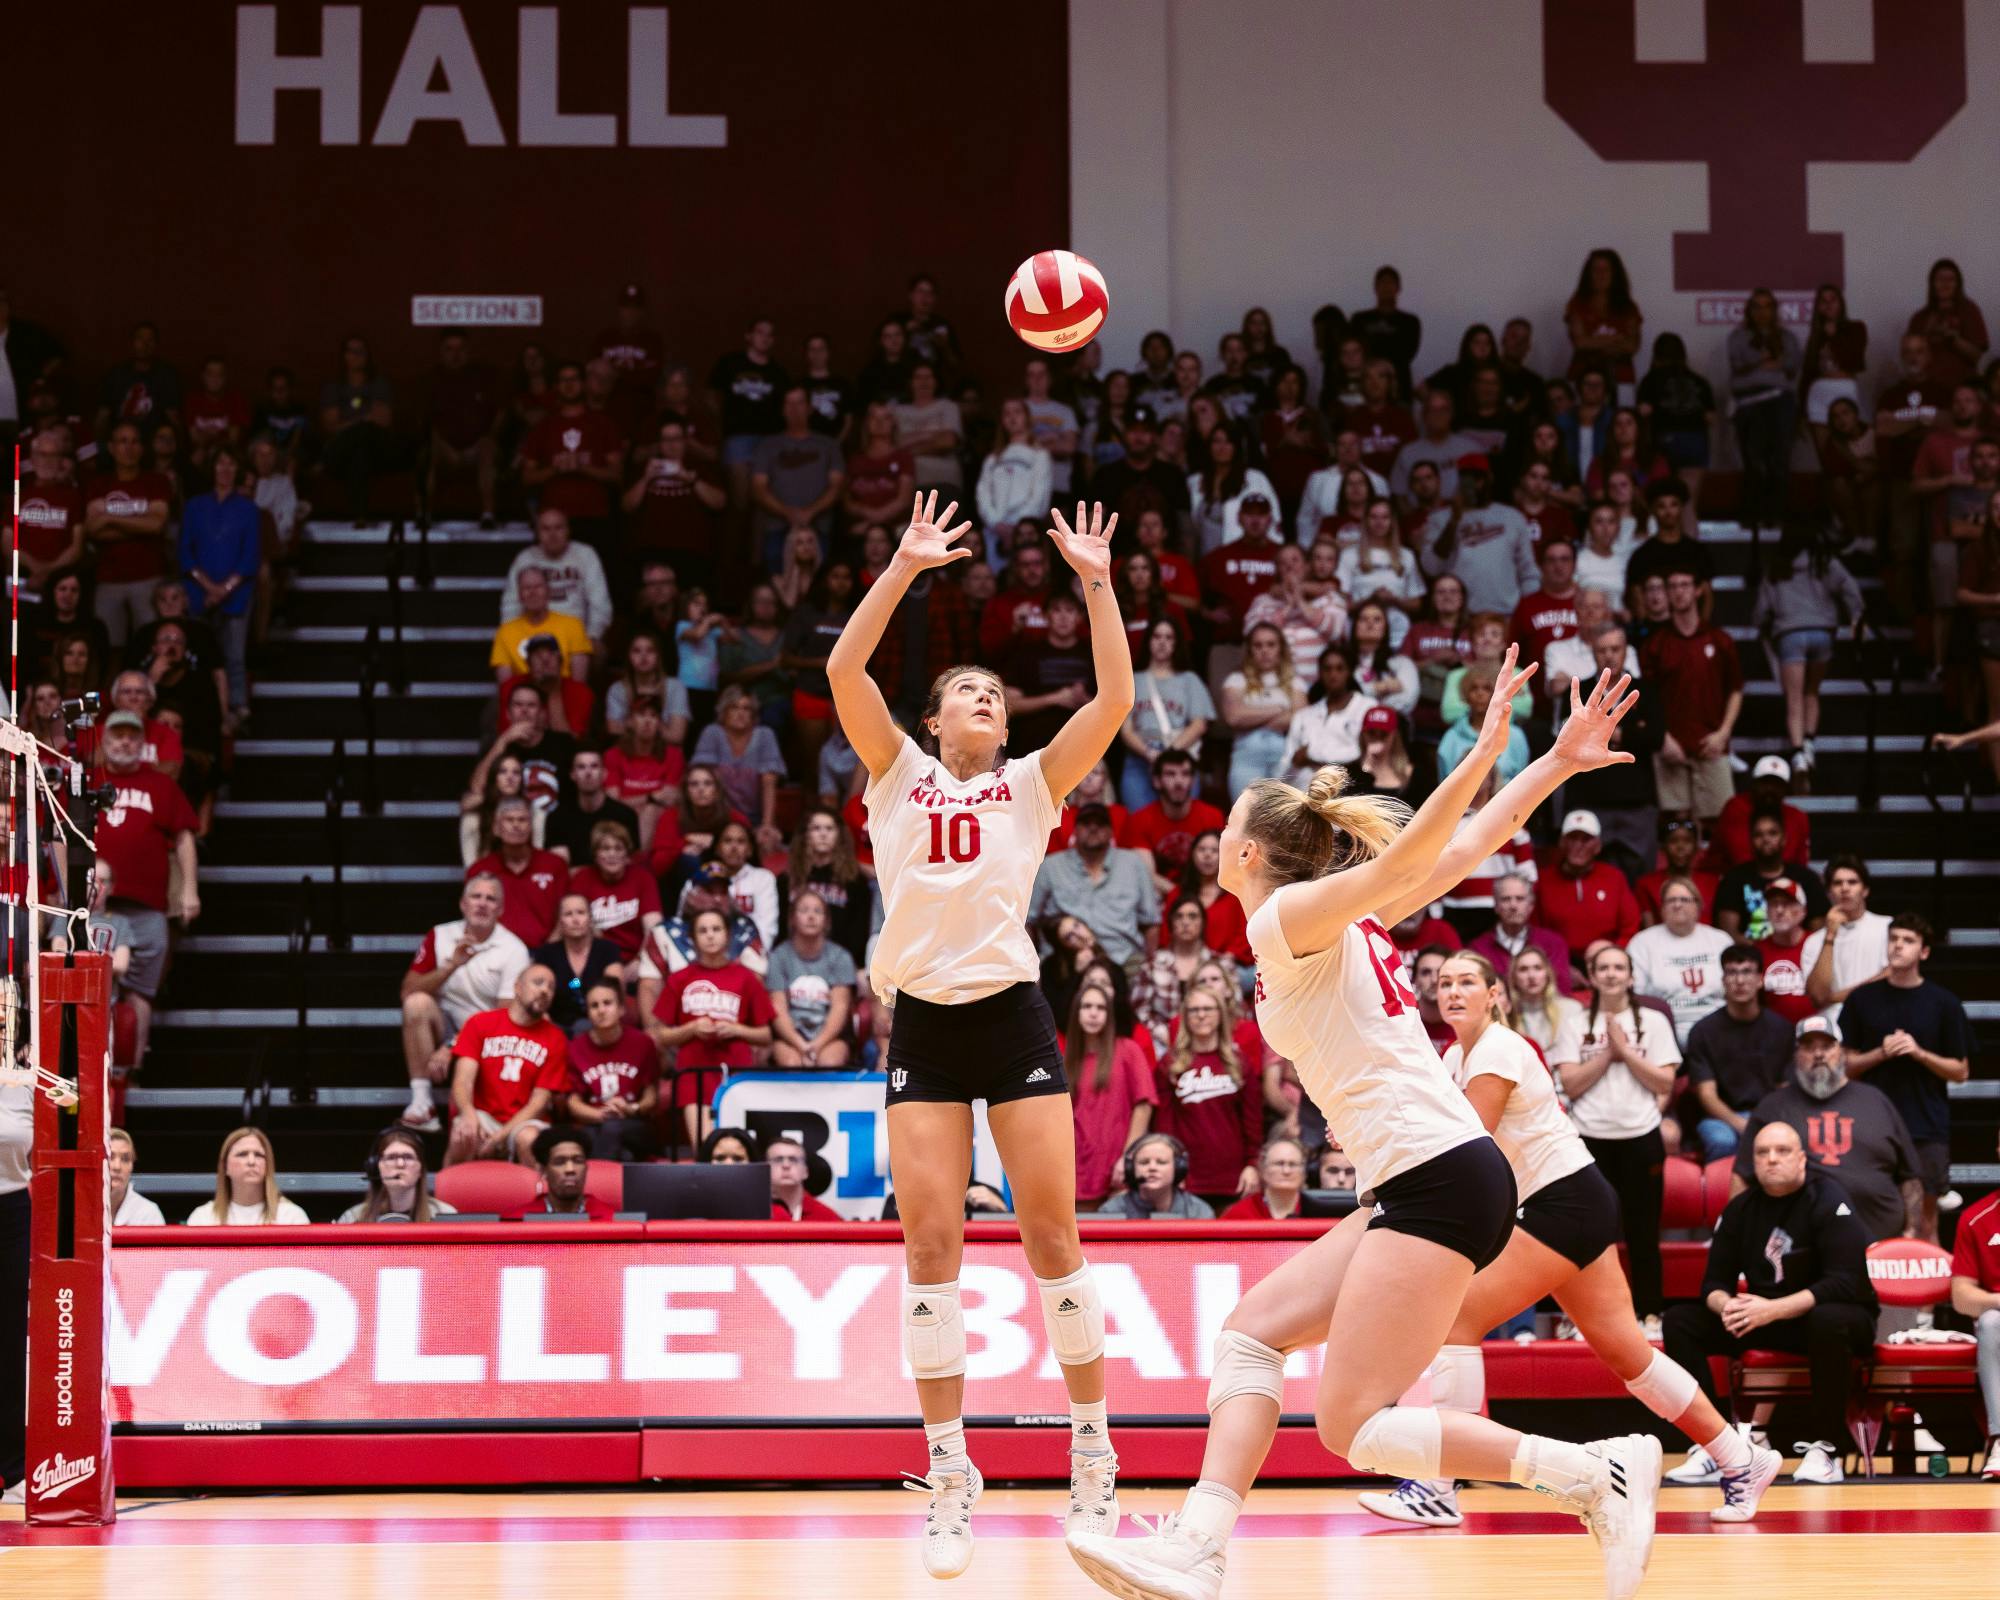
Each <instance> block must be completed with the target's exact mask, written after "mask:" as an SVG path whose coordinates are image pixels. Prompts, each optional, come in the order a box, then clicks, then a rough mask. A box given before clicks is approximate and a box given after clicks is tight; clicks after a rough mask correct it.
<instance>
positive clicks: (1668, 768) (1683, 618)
mask: <svg viewBox="0 0 2000 1600" xmlns="http://www.w3.org/2000/svg"><path fill="white" fill-rule="evenodd" d="M1703 587H1704V585H1703V583H1702V581H1701V579H1700V577H1699V576H1698V575H1697V574H1696V573H1695V572H1694V571H1693V570H1691V569H1690V568H1688V567H1685V566H1676V567H1670V568H1669V569H1668V571H1667V611H1668V616H1667V625H1666V626H1665V627H1664V628H1656V629H1654V630H1653V632H1651V633H1650V634H1648V635H1647V636H1646V642H1645V644H1644V645H1642V646H1641V647H1640V650H1639V675H1640V676H1641V677H1642V678H1644V679H1645V680H1646V681H1647V682H1648V683H1650V684H1652V685H1653V687H1654V689H1655V690H1657V691H1658V693H1659V696H1660V704H1661V705H1662V707H1664V708H1665V710H1666V722H1667V731H1666V735H1665V737H1664V739H1663V740H1662V741H1661V744H1660V748H1659V749H1658V750H1657V751H1656V752H1655V753H1654V755H1653V782H1654V784H1655V786H1656V787H1657V788H1658V790H1659V796H1660V809H1661V811H1663V812H1667V813H1671V814H1674V815H1679V816H1693V817H1699V818H1701V819H1702V820H1703V821H1704V822H1706V821H1709V820H1711V819H1713V818H1714V817H1716V816H1718V815H1719V814H1720V813H1721V811H1722V808H1723V806H1725V805H1726V804H1728V802H1729V797H1730V795H1731V794H1732V793H1733V792H1734V791H1735V787H1736V785H1735V779H1734V777H1733V775H1732V773H1731V772H1730V767H1729V741H1730V739H1731V737H1732V736H1733V734H1734V732H1735V728H1736V719H1737V717H1738V716H1740V715H1741V714H1742V711H1743V668H1742V665H1741V664H1740V663H1739V662H1738V660H1737V657H1736V646H1735V644H1734V643H1733V642H1732V641H1731V639H1730V637H1729V635H1728V634H1727V633H1725V632H1724V631H1723V630H1722V629H1720V628H1717V627H1714V626H1712V625H1710V624H1708V623H1704V622H1703V621H1702V620H1701V595H1702V589H1703Z"/></svg>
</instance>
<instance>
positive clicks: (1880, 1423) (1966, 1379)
mask: <svg viewBox="0 0 2000 1600" xmlns="http://www.w3.org/2000/svg"><path fill="white" fill-rule="evenodd" d="M1910 1407H1915V1408H1916V1409H1917V1410H1919V1411H1922V1412H1923V1413H1924V1414H1925V1415H1926V1416H1928V1417H1930V1418H1931V1419H1932V1420H1933V1421H1935V1420H1936V1419H1937V1418H1939V1417H1941V1416H1943V1415H1944V1414H1945V1413H1946V1412H1948V1411H1950V1410H1953V1409H1956V1408H1964V1409H1965V1410H1967V1411H1969V1412H1970V1413H1971V1414H1972V1417H1973V1419H1974V1420H1975V1421H1976V1420H1978V1418H1979V1414H1980V1412H1981V1411H1982V1410H1983V1409H1984V1405H1983V1402H1982V1399H1981V1396H1980V1393H1979V1369H1978V1365H1977V1352H1976V1351H1975V1349H1974V1347H1973V1346H1971V1345H1969V1344H1878V1345H1876V1346H1875V1367H1874V1371H1873V1373H1872V1374H1871V1375H1870V1378H1869V1383H1868V1416H1869V1420H1870V1422H1871V1423H1872V1425H1873V1426H1874V1428H1875V1430H1876V1431H1877V1433H1878V1434H1880V1435H1881V1436H1883V1437H1884V1438H1886V1439H1887V1441H1888V1450H1889V1470H1890V1471H1892V1472H1897V1473H1911V1472H1915V1471H1916V1470H1917V1462H1916V1442H1915V1439H1914V1437H1913V1434H1912V1431H1911V1430H1912V1427H1913V1422H1912V1419H1911V1417H1910V1414H1909V1410H1908V1408H1910ZM1996 1428H2000V1418H1995V1417H1987V1418H1986V1419H1985V1421H1984V1423H1983V1425H1982V1426H1980V1427H1979V1429H1978V1431H1977V1434H1976V1437H1979V1438H1987V1437H1990V1436H1991V1435H1992V1433H1993V1432H1994V1430H1995V1429H1996ZM1966 1470H1967V1471H1971V1470H1972V1462H1971V1460H1968V1461H1967V1463H1966Z"/></svg>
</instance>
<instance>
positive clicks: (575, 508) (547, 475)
mask: <svg viewBox="0 0 2000 1600" xmlns="http://www.w3.org/2000/svg"><path fill="white" fill-rule="evenodd" d="M662 431H663V432H664V431H665V430H664V429H663V430H662ZM624 475H625V436H624V434H622V433H620V432H619V431H618V424H617V423H615V422H614V421H612V420H611V418H610V416H609V415H608V414H606V413H605V412H602V411H593V410H592V409H591V408H590V405H589V403H588V402H587V401H586V400H585V399H584V393H583V368H582V367H581V366H580V365H579V364H578V363H576V362H574V361H565V362H564V363H563V364H562V365H561V366H559V367H557V368H556V405H555V409H554V410H553V411H551V412H550V413H549V414H548V415H547V416H546V417H544V418H542V420H541V421H540V422H538V423H537V424H536V425H535V426H534V427H533V428H532V429H531V430H529V433H528V436H527V438H525V439H523V440H522V441H521V482H522V483H524V484H525V485H526V486H527V487H528V488H530V489H535V490H539V491H540V494H539V496H538V499H539V500H540V503H541V504H542V505H545V506H554V507H555V508H556V509H557V510H558V511H563V512H566V513H567V514H568V516H569V525H570V528H571V530H572V531H573V532H574V533H575V534H576V535H577V537H578V538H580V539H582V540H584V541H585V542H586V543H589V544H596V543H599V542H600V541H601V539H602V537H603V534H604V532H605V531H606V530H605V519H606V518H608V517H609V516H610V515H611V496H612V494H613V493H615V492H616V490H617V488H618V485H619V484H620V483H621V482H622V481H623V480H624Z"/></svg>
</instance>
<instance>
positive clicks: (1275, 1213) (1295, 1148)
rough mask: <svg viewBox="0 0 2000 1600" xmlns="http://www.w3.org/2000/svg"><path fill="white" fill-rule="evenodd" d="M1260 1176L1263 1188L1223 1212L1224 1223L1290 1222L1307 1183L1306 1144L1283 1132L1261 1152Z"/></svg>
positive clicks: (1296, 1213) (1258, 1164)
mask: <svg viewBox="0 0 2000 1600" xmlns="http://www.w3.org/2000/svg"><path fill="white" fill-rule="evenodd" d="M1257 1177H1258V1179H1259V1181H1260V1182H1261V1183H1262V1185H1263V1187H1262V1188H1261V1189H1259V1190H1258V1191H1257V1193H1255V1194H1247V1195H1245V1196H1244V1197H1243V1198H1242V1199H1241V1200H1239V1201H1237V1202H1236V1204H1235V1205H1233V1206H1231V1207H1230V1208H1229V1209H1228V1210H1227V1211H1225V1212H1223V1213H1222V1220H1223V1221H1224V1222H1287V1221H1289V1220H1290V1219H1291V1218H1293V1217H1296V1216H1297V1215H1298V1214H1299V1195H1300V1194H1301V1192H1302V1191H1303V1190H1304V1189H1305V1186H1306V1147H1305V1146H1304V1145H1302V1144H1300V1143H1299V1141H1298V1140H1296V1139H1292V1138H1287V1137H1284V1136H1282V1135H1281V1136H1279V1137H1278V1138H1276V1139H1273V1140H1272V1141H1271V1142H1270V1143H1269V1144H1267V1145H1265V1146H1264V1148H1263V1149H1262V1150H1260V1151H1259V1152H1258V1153H1257Z"/></svg>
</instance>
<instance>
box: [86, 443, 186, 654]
mask: <svg viewBox="0 0 2000 1600" xmlns="http://www.w3.org/2000/svg"><path fill="white" fill-rule="evenodd" d="M144 452H145V442H144V438H143V436H142V435H141V433H140V431H139V424H138V423H136V422H121V423H119V424H118V426H117V427H115V428H113V429H112V430H111V437H110V439H109V441H108V442H107V445H106V453H107V454H109V456H110V457H111V473H110V476H108V477H104V478H99V479H98V480H97V481H96V482H95V483H93V484H91V485H90V487H89V488H88V489H86V490H85V491H84V501H85V503H84V516H83V531H84V535H85V537H86V538H87V539H88V540H89V542H90V546H91V549H92V550H93V551H94V552H95V554H96V558H97V593H96V598H95V600H94V602H93V603H94V605H95V606H96V609H97V616H98V620H99V621H101V622H102V623H103V624H104V626H105V627H106V628H107V629H108V630H109V631H110V634H111V642H112V644H114V645H122V644H124V642H125V641H126V639H127V638H128V637H129V636H130V634H131V632H132V630H133V629H134V628H137V627H140V626H142V625H143V624H144V623H146V622H147V621H149V620H150V619H151V616H152V609H151V608H152V599H153V585H154V584H156V583H158V582H159V580H160V577H161V575H162V574H163V573H165V571H166V570H167V568H166V561H167V551H168V549H169V548H170V546H169V544H168V529H167V510H168V508H169V506H171V505H172V503H173V500H174V495H175V488H174V483H173V480H172V479H170V478H169V477H167V476H166V474H164V473H160V472H148V471H145V470H143V469H142V468H141V466H140V461H141V458H142V457H143V455H144Z"/></svg>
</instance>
